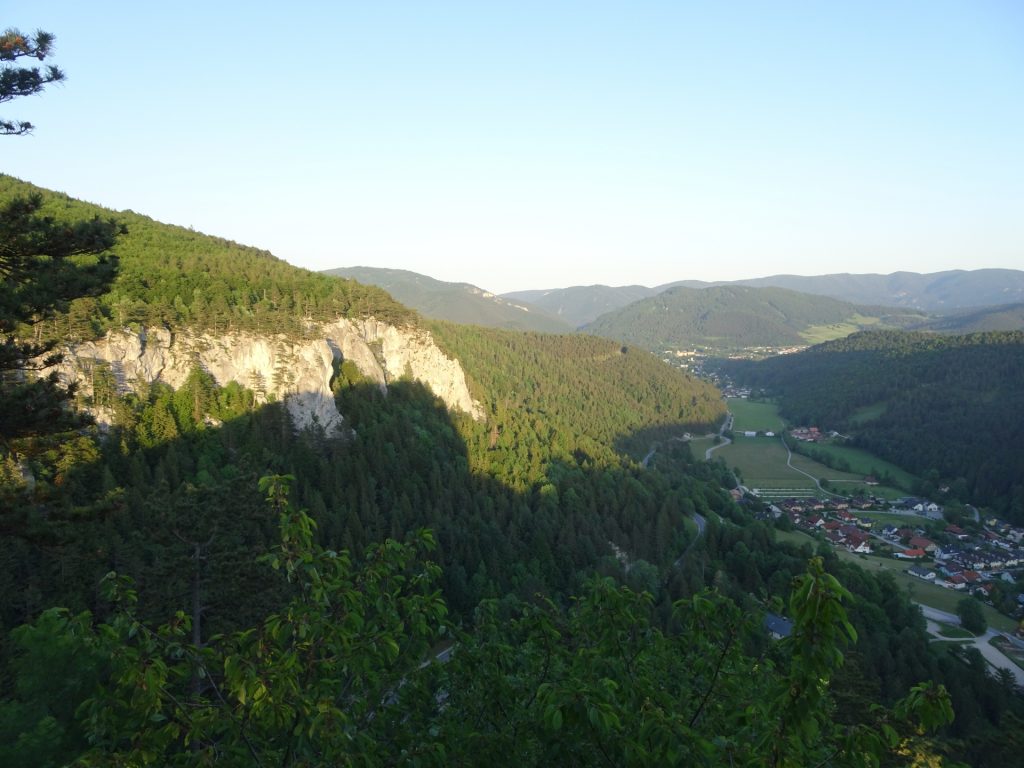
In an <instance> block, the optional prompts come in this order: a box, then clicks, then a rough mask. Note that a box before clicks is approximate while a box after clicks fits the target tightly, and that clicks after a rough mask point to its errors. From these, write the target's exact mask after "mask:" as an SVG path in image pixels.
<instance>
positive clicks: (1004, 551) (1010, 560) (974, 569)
mask: <svg viewBox="0 0 1024 768" xmlns="http://www.w3.org/2000/svg"><path fill="white" fill-rule="evenodd" d="M908 501H914V502H915V503H914V504H913V505H911V506H907V505H906V504H907V502H908ZM878 502H880V500H879V499H875V500H874V501H872V500H865V501H864V502H862V503H860V504H856V505H855V508H856V507H862V508H864V509H866V508H868V507H870V506H871V505H872V503H878ZM897 504H898V508H900V509H904V510H906V509H913V510H914V511H915V512H916V513H917V514H918V515H920V516H927V517H932V516H933V515H935V514H936V512H937V513H938V518H939V519H941V509H939V508H938V507H937V505H934V504H932V503H930V502H922V501H918V500H913V499H909V500H908V499H902V500H900V501H899V502H897ZM771 511H772V514H773V515H774V516H775V517H779V516H782V515H785V516H786V517H788V518H789V520H790V521H791V522H792V523H793V525H794V527H796V528H798V529H800V530H803V531H806V532H808V533H812V532H816V533H820V534H822V535H823V536H824V537H825V539H826V540H827V541H829V542H830V543H831V544H832V545H833V546H836V547H844V548H845V549H847V550H848V551H850V552H856V553H859V554H871V553H872V552H873V551H876V550H879V549H883V550H885V551H886V552H889V553H891V555H892V557H894V558H896V559H897V560H911V561H914V564H913V565H911V566H910V568H909V569H908V571H907V572H908V573H910V574H911V575H912V576H916V577H917V578H919V579H922V580H924V581H928V582H931V583H934V584H937V585H938V586H942V587H945V588H947V589H955V590H963V591H965V592H971V593H977V592H980V593H983V595H984V596H987V595H989V594H990V593H991V592H992V590H993V583H994V582H995V581H996V580H997V579H999V580H1002V581H1004V582H1006V583H1008V584H1013V583H1015V582H1016V580H1017V578H1019V576H1020V573H1021V571H1022V570H1024V528H1021V527H1014V526H1011V525H1009V524H1008V523H1005V522H1002V521H999V520H986V521H985V526H984V528H983V529H982V530H981V531H980V532H978V533H970V532H968V531H965V530H964V529H963V528H960V527H959V526H956V525H946V526H945V527H944V528H943V529H941V531H939V530H937V528H936V527H935V526H933V527H932V530H935V531H936V533H935V534H928V533H927V532H926V531H925V530H924V529H922V528H920V527H914V526H913V518H912V517H910V516H908V517H907V521H908V524H907V525H904V526H897V525H885V526H881V525H880V524H878V523H877V522H876V521H874V520H872V519H871V518H870V517H866V516H863V515H855V514H853V513H852V511H851V507H850V504H849V503H848V502H845V501H835V502H826V501H822V500H820V499H785V500H781V501H778V502H776V504H774V505H773V506H772V507H771ZM930 535H931V536H932V537H933V538H929V536H930ZM1018 602H1019V603H1020V605H1021V607H1022V608H1024V593H1022V594H1021V595H1020V596H1019V598H1018Z"/></svg>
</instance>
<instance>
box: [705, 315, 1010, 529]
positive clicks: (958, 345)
mask: <svg viewBox="0 0 1024 768" xmlns="http://www.w3.org/2000/svg"><path fill="white" fill-rule="evenodd" d="M722 369H723V370H724V371H725V372H727V373H729V374H730V375H731V376H733V378H734V379H736V380H737V381H741V382H744V383H749V384H751V385H753V386H755V387H763V388H765V389H767V390H770V391H771V392H773V393H775V394H777V395H778V396H779V404H780V408H781V410H782V412H783V413H784V415H785V416H786V417H787V418H788V419H789V420H790V421H791V422H792V423H796V424H818V425H819V426H821V427H823V428H828V429H834V430H838V431H839V432H841V433H843V434H847V435H851V436H853V438H854V442H855V444H857V445H860V446H862V447H864V448H865V449H867V450H869V451H871V452H872V453H875V454H876V455H878V456H880V457H881V458H883V459H886V460H887V461H891V462H892V463H894V464H897V465H898V466H901V467H904V468H906V469H907V470H908V471H910V472H912V473H914V474H917V475H919V476H929V477H931V478H932V480H931V486H933V487H931V488H930V489H926V491H929V490H930V492H931V493H934V492H935V487H934V486H938V485H950V486H954V487H960V488H963V489H965V490H966V494H967V498H965V499H962V500H964V501H966V500H970V501H972V502H973V503H976V504H981V505H985V506H991V507H992V508H993V509H995V510H996V511H997V512H999V513H1000V514H1004V515H1007V516H1008V517H1010V518H1011V519H1012V520H1014V521H1016V522H1018V523H1019V522H1024V420H1022V419H1021V418H1020V414H1021V413H1024V386H1022V385H1021V382H1022V381H1024V332H1020V331H1010V332H988V333H976V334H967V335H962V336H945V335H938V334H927V333H900V332H866V333H859V334H853V335H851V336H849V337H848V338H846V339H840V340H836V341H831V342H827V343H825V344H821V345H818V346H816V347H812V348H810V349H807V350H805V351H803V352H801V353H799V354H795V355H786V356H780V357H776V358H771V359H768V360H764V361H761V362H758V363H750V362H743V361H729V362H727V363H723V364H722ZM868 410H870V412H871V413H872V416H871V418H866V419H864V418H860V416H861V414H863V413H864V412H865V411H868ZM858 411H860V413H858ZM958 481H961V482H958Z"/></svg>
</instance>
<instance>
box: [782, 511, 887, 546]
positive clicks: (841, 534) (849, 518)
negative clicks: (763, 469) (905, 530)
mask: <svg viewBox="0 0 1024 768" xmlns="http://www.w3.org/2000/svg"><path fill="white" fill-rule="evenodd" d="M866 503H867V504H868V505H869V506H870V502H866ZM772 513H773V514H774V515H775V516H780V515H785V516H786V517H788V518H789V520H790V522H791V523H793V526H794V527H795V528H798V529H800V530H803V531H807V532H814V531H820V532H821V533H823V534H824V535H825V538H826V539H828V541H829V542H830V543H832V544H833V545H834V546H837V547H846V549H848V550H850V551H851V552H857V553H858V554H865V555H866V554H870V553H871V551H872V539H873V538H874V537H873V536H872V535H871V529H872V528H873V527H874V525H875V523H874V521H873V520H870V519H868V518H866V517H858V516H857V515H854V514H852V513H851V512H850V504H849V503H848V502H845V501H834V502H827V503H826V502H824V501H822V500H820V499H783V500H782V501H779V502H778V503H777V504H776V505H773V507H772Z"/></svg>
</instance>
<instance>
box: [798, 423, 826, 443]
mask: <svg viewBox="0 0 1024 768" xmlns="http://www.w3.org/2000/svg"><path fill="white" fill-rule="evenodd" d="M789 434H790V436H791V437H792V438H793V439H795V440H801V441H803V442H805V443H816V442H818V441H819V440H824V439H825V438H826V437H827V435H826V434H825V433H824V432H822V431H821V430H819V429H818V428H817V427H794V428H793V429H791V430H789Z"/></svg>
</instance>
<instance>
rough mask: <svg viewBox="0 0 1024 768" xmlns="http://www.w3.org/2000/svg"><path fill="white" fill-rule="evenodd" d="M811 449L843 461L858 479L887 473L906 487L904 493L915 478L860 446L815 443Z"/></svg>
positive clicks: (894, 480) (911, 485) (912, 484)
mask: <svg viewBox="0 0 1024 768" xmlns="http://www.w3.org/2000/svg"><path fill="white" fill-rule="evenodd" d="M812 450H815V451H822V452H823V453H826V454H828V455H829V456H831V457H832V458H834V459H835V460H837V461H845V462H846V465H847V466H849V468H850V469H849V472H850V473H852V474H853V475H854V476H856V477H857V479H858V480H862V479H863V478H864V477H865V476H867V475H874V476H875V477H876V478H878V477H881V476H883V475H889V477H891V478H892V480H893V482H895V483H896V484H897V485H899V486H902V487H903V488H904V489H906V493H909V490H910V489H911V488H912V487H913V486H914V482H915V481H916V479H917V478H915V477H914V476H913V475H912V474H910V473H909V472H906V471H904V470H902V469H900V468H899V467H897V466H896V465H895V464H890V463H889V462H888V461H885V460H884V459H880V458H878V457H877V456H875V455H874V454H873V453H869V452H867V451H865V450H862V449H860V448H854V447H852V446H848V445H829V444H819V445H815V446H814V447H813V448H812ZM906 493H905V494H904V495H906Z"/></svg>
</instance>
